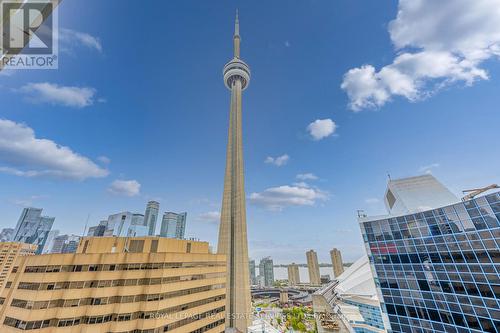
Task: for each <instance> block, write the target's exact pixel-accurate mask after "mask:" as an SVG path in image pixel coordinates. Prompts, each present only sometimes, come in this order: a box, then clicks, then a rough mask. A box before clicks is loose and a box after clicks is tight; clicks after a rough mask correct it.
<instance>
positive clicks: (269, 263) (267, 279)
mask: <svg viewBox="0 0 500 333" xmlns="http://www.w3.org/2000/svg"><path fill="white" fill-rule="evenodd" d="M259 275H260V276H261V277H262V279H263V282H264V286H266V287H272V286H273V284H274V263H273V259H271V257H265V258H262V259H261V260H260V263H259Z"/></svg>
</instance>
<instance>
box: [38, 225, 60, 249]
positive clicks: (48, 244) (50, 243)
mask: <svg viewBox="0 0 500 333" xmlns="http://www.w3.org/2000/svg"><path fill="white" fill-rule="evenodd" d="M57 236H59V230H50V232H49V235H48V236H47V240H46V241H45V245H44V246H43V249H42V254H47V253H50V251H52V248H53V247H54V242H55V241H56V238H57Z"/></svg>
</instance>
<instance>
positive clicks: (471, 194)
mask: <svg viewBox="0 0 500 333" xmlns="http://www.w3.org/2000/svg"><path fill="white" fill-rule="evenodd" d="M495 188H500V186H498V185H497V184H491V185H490V186H486V187H482V188H475V189H472V190H463V191H462V193H464V194H465V193H468V194H467V195H466V196H464V197H463V198H462V201H467V200H470V199H474V197H476V196H477V195H479V194H481V193H484V192H486V191H489V190H493V189H495Z"/></svg>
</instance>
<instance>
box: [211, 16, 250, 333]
mask: <svg viewBox="0 0 500 333" xmlns="http://www.w3.org/2000/svg"><path fill="white" fill-rule="evenodd" d="M233 45H234V57H233V59H232V60H231V61H229V63H227V64H226V65H225V66H224V70H223V74H224V84H225V85H226V87H227V88H228V89H229V90H230V91H231V106H230V113H229V132H228V143H227V155H226V172H225V176H224V193H223V197H222V212H221V222H220V227H219V242H218V247H217V251H218V253H219V254H225V255H226V257H227V274H228V277H227V298H226V327H228V328H232V329H235V330H237V331H240V332H243V333H245V332H246V331H247V327H248V326H249V324H250V319H251V318H250V317H251V313H252V312H251V308H250V302H251V300H250V285H249V282H250V276H249V272H248V241H247V222H246V209H245V188H244V174H243V139H242V122H241V117H242V115H241V99H242V92H243V90H245V89H246V88H247V87H248V83H249V82H250V68H249V67H248V65H247V64H246V63H245V62H243V61H242V60H241V59H240V32H239V21H238V13H236V21H235V28H234V36H233Z"/></svg>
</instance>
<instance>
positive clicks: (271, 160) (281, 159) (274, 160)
mask: <svg viewBox="0 0 500 333" xmlns="http://www.w3.org/2000/svg"><path fill="white" fill-rule="evenodd" d="M289 160H290V156H288V155H287V154H284V155H281V156H278V157H271V156H268V157H266V159H265V160H264V163H267V164H273V165H275V166H278V167H280V166H283V165H285V164H287V163H288V161H289Z"/></svg>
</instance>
